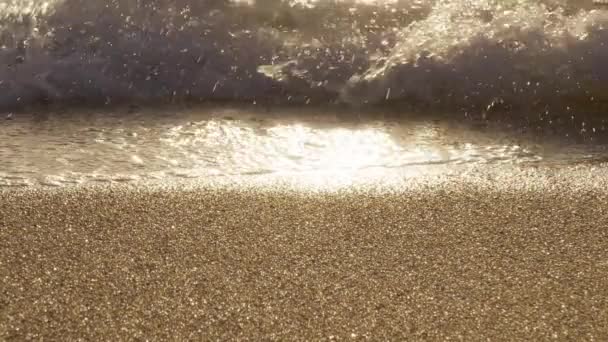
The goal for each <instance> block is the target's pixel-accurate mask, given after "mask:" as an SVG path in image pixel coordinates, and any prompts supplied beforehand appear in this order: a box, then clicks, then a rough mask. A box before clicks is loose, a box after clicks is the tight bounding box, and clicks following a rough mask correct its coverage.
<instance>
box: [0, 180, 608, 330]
mask: <svg viewBox="0 0 608 342" xmlns="http://www.w3.org/2000/svg"><path fill="white" fill-rule="evenodd" d="M597 174H598V175H601V171H599V172H597ZM570 176H572V177H574V175H570ZM570 176H568V177H570ZM568 177H566V176H564V177H561V178H560V177H557V178H556V179H555V180H549V181H548V182H546V184H545V185H544V188H543V186H541V187H540V188H537V189H534V188H533V187H530V188H528V189H526V187H525V186H521V184H525V183H526V182H532V183H534V182H536V185H537V186H538V185H539V181H538V179H536V180H535V179H525V178H523V179H522V178H518V177H515V176H513V177H512V178H511V179H510V180H508V177H506V178H507V181H505V180H504V179H503V180H502V181H501V182H500V183H497V182H487V184H485V185H483V184H481V185H480V184H477V185H476V184H475V183H472V182H462V181H455V182H451V183H450V182H447V183H443V184H436V185H429V186H421V187H418V188H417V189H405V188H404V189H401V190H399V189H395V190H393V191H390V192H386V191H384V192H382V191H368V190H365V189H364V188H361V189H357V188H351V189H349V190H346V189H344V190H335V191H326V192H315V191H306V190H293V189H280V188H278V189H272V188H260V189H256V187H241V188H239V187H232V188H231V187H211V186H201V187H198V188H196V187H194V188H183V189H180V187H179V186H176V187H173V188H162V187H158V188H144V187H121V186H108V187H99V188H87V187H84V188H74V189H60V190H35V189H29V190H23V191H4V192H0V212H1V213H2V215H0V228H1V229H0V243H1V245H2V248H0V279H1V280H2V281H1V282H0V285H1V290H0V291H1V293H2V295H1V296H0V300H1V301H0V339H2V340H25V339H35V340H76V339H79V338H80V339H84V340H131V339H133V340H228V339H245V340H262V339H265V340H267V339H271V340H332V339H336V340H351V339H352V340H359V339H368V340H403V339H414V340H422V339H433V340H436V339H441V340H444V339H462V340H486V339H490V340H514V339H518V340H524V339H525V340H547V339H558V340H589V341H593V340H595V341H602V340H606V339H608V276H607V275H608V229H607V225H606V222H608V210H607V209H606V208H608V191H605V190H602V185H601V184H599V185H598V186H597V187H595V188H590V187H585V186H584V184H583V183H584V182H583V183H581V184H583V186H582V187H580V188H576V187H573V186H572V184H575V183H576V182H570V183H568V181H564V180H563V179H567V178H568ZM558 178H559V179H558ZM560 179H561V180H560ZM509 182H510V183H509ZM560 182H561V183H560ZM587 182H591V180H589V179H587ZM540 183H542V182H540ZM562 183H563V184H562ZM493 184H496V185H493ZM547 184H550V185H547ZM533 185H534V184H533Z"/></svg>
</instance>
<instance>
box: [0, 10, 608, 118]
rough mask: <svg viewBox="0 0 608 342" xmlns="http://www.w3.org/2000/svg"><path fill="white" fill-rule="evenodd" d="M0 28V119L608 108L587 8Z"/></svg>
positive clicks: (598, 13)
mask: <svg viewBox="0 0 608 342" xmlns="http://www.w3.org/2000/svg"><path fill="white" fill-rule="evenodd" d="M0 13H3V14H2V17H0V47H1V48H0V62H1V65H2V66H0V107H1V108H2V109H4V110H10V109H13V108H18V107H23V106H27V105H30V104H35V103H40V102H43V103H48V102H59V103H67V102H79V103H81V104H95V105H97V104H101V103H116V102H121V101H129V102H133V101H137V102H143V103H145V102H151V101H181V100H194V101H205V100H223V101H267V102H292V103H310V102H325V103H327V102H345V103H350V104H362V103H368V104H378V103H384V102H387V101H391V102H397V103H404V104H408V105H411V106H414V107H422V108H428V107H442V108H450V109H452V110H454V109H461V108H464V109H478V110H486V111H487V109H488V108H493V107H495V106H497V104H501V106H503V107H509V108H517V107H523V108H530V107H531V106H533V107H535V108H548V107H551V106H553V107H559V108H562V109H563V108H579V109H581V110H586V109H588V108H592V107H594V106H596V105H597V104H603V103H606V100H608V98H606V94H608V92H606V86H607V85H608V68H607V67H606V66H605V65H604V64H605V61H606V60H607V59H606V57H608V49H607V48H606V44H605V43H606V42H608V35H607V33H606V30H605V29H604V27H605V25H606V23H607V22H608V11H607V10H606V9H605V7H602V6H599V5H597V4H594V3H593V2H592V1H570V0H543V1H532V0H510V1H504V0H467V1H449V0H399V1H380V0H376V1H324V0H323V1H322V0H317V1H281V0H257V1H239V2H230V1H224V0H206V1H193V0H152V1H142V0H115V1H112V2H105V1H90V0H86V1H85V0H58V1H40V0H10V1H5V2H3V4H0ZM567 114H568V115H570V114H571V113H570V112H568V113H567Z"/></svg>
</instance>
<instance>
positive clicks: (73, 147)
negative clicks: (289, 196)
mask: <svg viewBox="0 0 608 342" xmlns="http://www.w3.org/2000/svg"><path fill="white" fill-rule="evenodd" d="M340 117H341V115H340V114H331V113H327V112H316V111H315V110H310V111H307V112H306V113H302V112H299V113H294V111H293V110H292V111H290V110H284V111H282V110H280V109H277V110H274V111H272V112H261V111H257V110H256V111H248V110H242V109H227V108H216V109H197V110H183V111H179V112H176V111H166V110H157V112H153V111H150V110H148V111H143V112H140V113H131V114H126V113H121V112H116V113H107V112H91V111H89V112H87V113H82V114H79V115H76V114H74V113H67V114H66V113H64V114H57V113H55V114H47V115H29V116H28V115H19V116H16V117H14V118H13V119H12V120H3V121H1V122H0V165H1V168H0V186H3V187H12V186H32V185H38V186H41V185H42V186H64V185H69V184H80V183H98V182H131V181H137V180H168V181H169V180H177V179H180V178H192V179H202V178H208V177H217V176H244V177H246V176H247V175H259V174H292V175H293V174H295V175H297V174H311V173H315V172H317V173H318V172H324V173H325V175H326V176H325V177H327V174H331V175H338V176H346V175H349V174H353V173H355V172H359V171H361V170H371V171H373V172H376V173H377V174H378V175H382V177H387V176H390V175H391V174H397V173H399V174H400V175H403V174H404V171H407V170H408V169H413V168H417V170H420V168H423V169H424V168H427V169H429V170H430V169H431V168H432V169H433V170H441V169H442V168H443V169H445V170H449V169H450V168H451V167H452V166H456V165H459V166H467V165H476V166H479V165H487V164H492V165H501V164H512V165H513V164H516V165H519V164H522V165H530V164H532V165H535V164H543V163H552V162H572V161H585V160H589V159H594V158H601V155H602V154H603V149H602V148H600V147H597V148H595V149H594V150H593V151H591V149H589V148H588V147H587V148H581V147H577V146H556V145H551V144H538V143H532V142H531V141H530V140H529V139H528V140H526V139H524V138H514V136H515V135H513V134H512V132H510V133H509V134H507V133H504V134H502V133H497V132H496V131H495V130H493V131H489V130H487V129H485V130H484V129H479V128H477V129H476V128H474V127H472V126H471V125H466V124H456V123H454V122H451V123H450V122H447V121H442V120H430V119H414V118H412V119H403V118H401V119H399V120H396V121H391V120H376V119H371V118H370V119H364V118H359V119H358V120H353V119H352V117H353V115H352V113H349V115H348V119H341V118H340ZM406 173H407V172H406ZM329 177H332V176H329Z"/></svg>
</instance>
